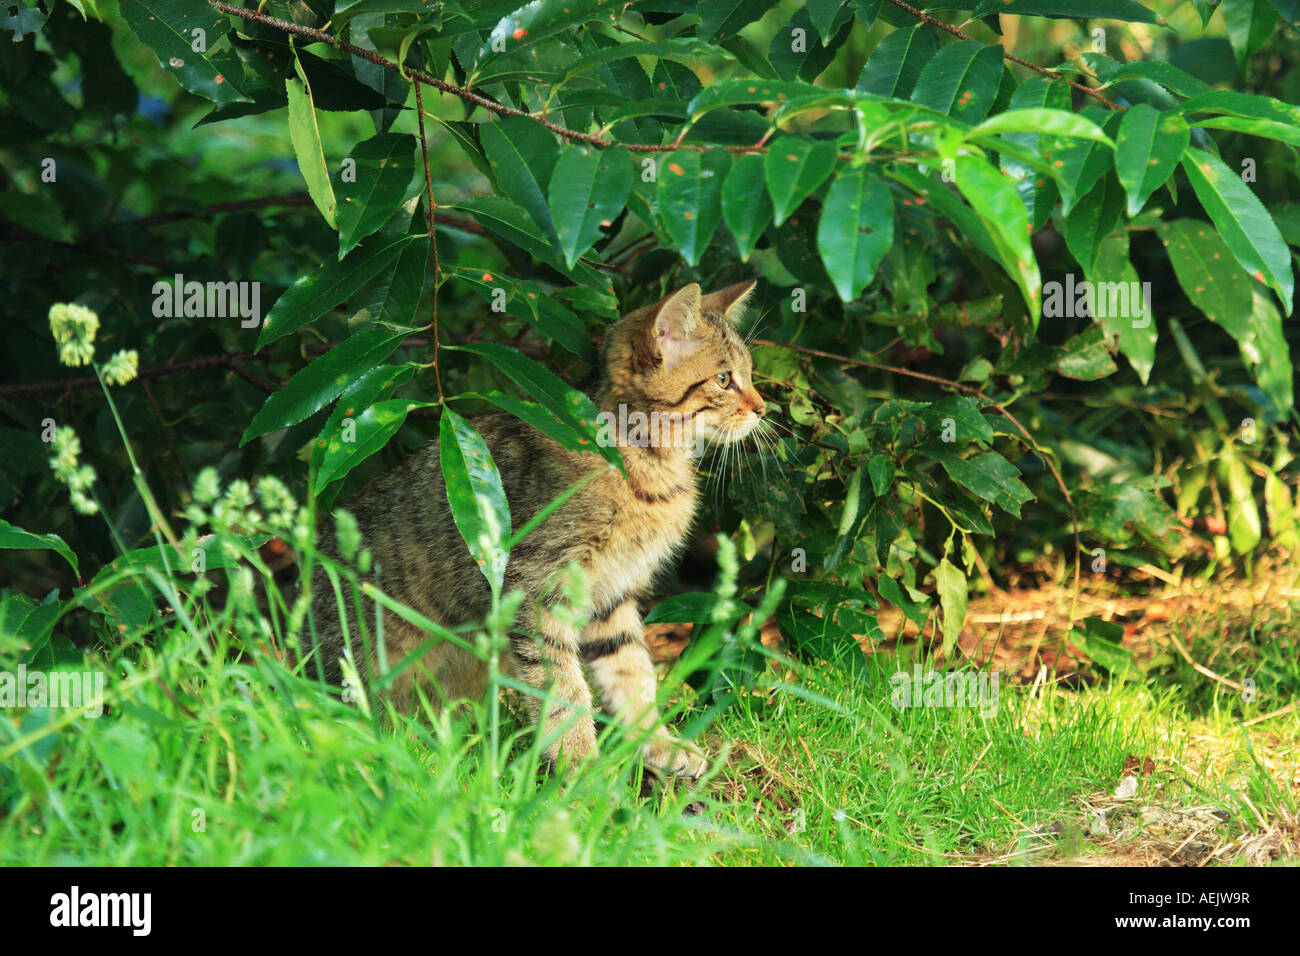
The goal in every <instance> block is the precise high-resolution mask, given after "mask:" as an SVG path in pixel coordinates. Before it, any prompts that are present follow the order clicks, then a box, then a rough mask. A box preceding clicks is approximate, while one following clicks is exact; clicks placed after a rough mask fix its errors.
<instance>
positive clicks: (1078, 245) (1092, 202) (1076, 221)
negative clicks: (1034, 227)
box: [1065, 176, 1124, 275]
mask: <svg viewBox="0 0 1300 956" xmlns="http://www.w3.org/2000/svg"><path fill="white" fill-rule="evenodd" d="M1123 212H1124V196H1123V192H1122V190H1121V189H1120V185H1119V183H1118V182H1117V181H1116V180H1115V178H1114V177H1112V176H1106V177H1105V178H1104V179H1102V180H1101V181H1100V182H1098V183H1097V185H1096V186H1094V187H1093V188H1092V191H1091V192H1090V193H1088V195H1086V196H1084V197H1083V198H1082V199H1081V200H1079V202H1078V203H1077V204H1076V205H1075V206H1074V208H1072V209H1071V210H1070V214H1069V215H1068V216H1066V217H1065V244H1066V246H1067V247H1068V248H1069V250H1070V254H1071V255H1073V256H1074V258H1075V260H1076V261H1077V262H1078V263H1079V265H1081V266H1082V267H1083V271H1084V274H1085V275H1091V274H1092V269H1093V263H1094V262H1095V261H1096V259H1097V250H1098V249H1099V248H1101V243H1102V240H1103V239H1105V238H1106V237H1107V236H1109V235H1110V233H1111V230H1113V229H1114V228H1115V226H1116V225H1117V224H1118V223H1119V219H1120V216H1121V215H1122V214H1123Z"/></svg>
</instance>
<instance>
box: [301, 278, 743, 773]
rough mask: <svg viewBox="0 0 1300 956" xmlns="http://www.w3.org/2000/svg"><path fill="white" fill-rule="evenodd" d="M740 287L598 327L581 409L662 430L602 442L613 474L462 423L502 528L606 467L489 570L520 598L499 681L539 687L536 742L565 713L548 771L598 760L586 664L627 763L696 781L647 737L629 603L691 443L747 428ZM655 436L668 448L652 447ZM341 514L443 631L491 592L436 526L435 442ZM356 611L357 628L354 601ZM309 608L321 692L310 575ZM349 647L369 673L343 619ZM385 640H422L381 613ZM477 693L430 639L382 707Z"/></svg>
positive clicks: (392, 650)
mask: <svg viewBox="0 0 1300 956" xmlns="http://www.w3.org/2000/svg"><path fill="white" fill-rule="evenodd" d="M753 287H754V283H753V282H744V283H741V284H739V285H734V286H731V287H729V288H726V289H722V290H721V291H718V292H714V293H712V294H710V295H702V294H701V290H700V287H699V286H698V285H696V284H694V283H692V284H690V285H687V286H685V287H683V288H681V289H679V290H677V291H676V292H674V293H672V294H671V295H669V296H668V297H667V298H665V299H663V300H662V301H660V302H658V303H656V304H654V305H651V306H647V307H645V308H642V309H638V310H637V311H635V312H632V313H630V314H628V315H627V316H625V317H624V318H622V319H621V320H620V321H619V322H618V323H616V324H615V325H614V326H613V327H612V328H611V329H610V330H609V332H608V334H607V335H606V337H605V341H604V344H603V346H602V348H601V357H600V378H599V384H598V386H597V387H596V390H595V392H594V394H593V396H592V397H593V399H594V400H595V403H596V405H597V407H598V408H599V409H600V410H601V411H602V412H605V413H609V415H610V417H611V418H613V417H617V416H618V415H619V414H620V406H623V408H622V413H623V414H624V415H625V416H626V415H627V414H628V413H629V412H634V411H639V412H642V413H644V414H645V415H646V416H647V418H650V419H651V420H655V419H657V420H658V421H659V422H661V423H668V424H669V425H671V426H672V427H670V428H666V429H665V428H661V429H660V435H658V436H657V435H655V434H654V430H653V429H652V430H651V434H650V440H649V441H645V440H644V437H645V435H644V433H642V434H640V435H632V436H629V435H626V434H620V435H619V436H618V438H617V440H618V442H619V445H620V451H621V453H622V455H623V461H624V463H625V465H626V469H627V476H626V477H624V476H623V474H621V473H619V472H618V471H615V470H612V469H608V467H607V465H606V463H605V461H604V459H602V458H601V457H599V456H598V455H596V454H595V453H591V452H586V453H577V452H571V451H567V450H565V449H563V448H561V447H560V446H559V445H558V444H556V443H555V442H554V441H552V440H551V439H549V438H547V437H546V436H544V435H542V434H541V433H540V432H538V431H535V430H534V429H532V428H531V427H529V426H527V425H525V424H524V423H522V422H521V421H519V420H518V419H517V418H514V417H511V416H506V415H491V416H485V417H482V418H477V419H475V420H474V425H475V427H476V428H477V429H478V431H479V433H480V434H481V435H482V436H483V439H484V441H485V442H486V443H487V445H488V448H489V449H490V450H491V452H492V457H493V459H494V460H495V461H496V464H497V467H498V469H499V470H500V473H501V481H502V484H503V486H504V488H505V492H506V498H507V500H508V502H509V505H510V515H511V520H512V522H513V523H514V524H515V527H516V528H518V527H519V526H520V525H522V524H524V523H525V522H526V521H528V519H529V518H531V517H532V516H533V515H535V514H536V513H537V512H538V511H539V510H540V509H541V508H542V507H543V506H544V505H546V504H547V503H548V502H550V501H552V500H553V499H554V498H555V497H557V496H558V495H559V494H560V493H561V492H562V491H564V490H565V489H566V488H568V487H569V486H570V485H572V484H573V483H574V482H575V481H577V480H578V479H580V478H581V477H583V476H584V475H586V474H588V473H590V472H591V471H593V470H603V471H604V473H603V474H601V475H599V476H598V477H596V478H593V479H592V480H591V481H590V482H589V483H588V484H587V485H586V486H585V487H584V488H583V489H582V490H581V491H579V492H578V493H577V494H575V495H574V496H573V497H572V498H570V499H569V500H568V501H567V502H566V503H565V504H564V505H563V506H562V507H560V508H559V509H558V510H557V511H556V512H555V513H554V514H553V515H552V516H551V517H549V518H548V519H547V520H546V521H544V522H543V523H542V524H541V525H540V526H539V527H538V528H537V529H536V530H534V531H533V532H532V533H531V534H529V535H528V536H527V537H526V538H525V539H524V540H523V541H522V542H521V543H520V544H519V545H517V546H516V547H515V549H514V550H513V551H512V552H511V553H510V556H509V561H508V563H507V565H506V568H505V591H506V592H509V591H510V590H512V589H515V588H518V589H521V590H522V591H523V592H524V594H525V600H524V602H523V604H522V605H521V607H522V609H523V610H522V612H521V614H520V617H519V620H518V621H517V624H516V628H515V630H516V633H514V634H512V636H511V638H510V647H509V652H508V654H506V655H504V656H503V660H502V668H503V670H508V672H509V673H511V674H513V675H514V676H515V677H516V678H518V679H519V680H521V681H523V682H525V683H527V684H529V685H531V686H533V687H537V688H545V689H547V690H549V693H550V696H551V698H552V701H551V705H550V707H549V708H548V713H547V715H546V718H545V720H546V723H545V726H543V727H541V728H540V730H541V732H542V733H543V734H544V735H545V737H546V738H547V739H550V738H552V737H553V736H554V732H555V731H556V730H558V729H559V728H560V727H562V726H563V725H564V724H565V723H566V722H568V721H570V720H572V718H573V716H574V714H573V711H574V710H576V711H577V712H578V713H579V716H578V718H577V720H576V721H574V722H573V723H572V724H571V725H570V726H569V727H568V728H567V729H566V730H564V731H563V733H562V734H561V735H560V736H559V737H558V739H555V741H554V743H553V744H552V745H551V746H550V747H549V749H548V750H547V753H546V757H547V759H548V761H550V762H551V763H552V764H558V763H559V762H560V761H561V760H563V761H564V762H565V763H566V764H572V763H573V762H574V761H577V760H581V759H583V758H586V757H589V756H591V755H593V754H594V753H595V752H596V730H595V726H594V724H593V721H592V719H591V716H590V712H591V709H592V692H591V689H590V688H589V687H588V683H587V680H586V678H585V677H584V673H583V665H584V664H585V665H586V666H587V668H588V669H589V671H590V674H591V677H592V678H593V681H594V686H595V689H596V690H597V691H598V692H599V695H600V700H601V703H602V704H603V706H604V708H605V710H606V711H607V712H608V713H610V714H611V715H613V716H615V717H616V718H617V719H618V720H620V721H622V722H623V724H624V725H625V726H627V727H629V728H631V729H632V730H634V731H640V732H643V733H644V739H646V740H648V741H649V742H648V743H647V744H646V745H645V747H644V751H643V753H644V758H645V761H646V764H647V765H648V766H649V767H651V768H652V769H654V770H655V771H657V772H659V773H662V774H671V775H676V776H686V777H695V776H698V775H699V774H700V773H702V772H703V771H704V769H705V768H706V766H707V764H706V761H705V759H704V757H703V755H702V754H700V753H699V752H698V751H697V750H695V748H693V747H691V746H690V745H688V744H683V743H681V742H679V741H678V740H677V739H676V738H674V737H672V736H671V735H670V734H669V733H668V732H667V731H665V730H662V729H661V728H660V727H659V719H658V714H657V713H656V711H655V690H656V686H657V682H656V678H655V669H654V665H653V663H652V662H651V659H650V652H649V649H648V648H647V646H646V643H645V639H644V637H643V633H642V624H641V615H640V613H639V612H638V609H637V600H638V597H640V596H643V595H644V594H645V592H646V591H647V590H648V588H649V586H650V584H651V580H652V578H653V577H654V575H655V573H656V572H657V571H658V570H659V569H661V568H662V567H663V566H664V565H665V564H666V563H667V562H668V561H669V560H670V558H672V557H673V555H674V554H676V553H677V552H678V551H679V550H680V549H681V548H682V546H683V545H684V543H685V542H686V537H687V532H688V531H689V529H690V526H691V520H692V517H693V515H694V513H695V507H696V501H697V495H698V492H697V488H696V473H697V461H696V459H695V458H694V457H693V456H692V448H691V446H692V444H694V442H695V441H696V440H701V439H716V440H719V441H721V442H724V443H725V442H730V441H734V440H737V439H740V438H742V437H744V436H745V435H747V434H748V433H749V432H750V431H752V430H753V429H754V427H755V426H756V425H757V424H758V422H759V420H760V419H761V418H762V416H763V412H764V409H765V405H764V401H763V399H762V397H761V396H760V395H759V394H758V392H757V391H755V390H754V385H753V381H752V378H751V375H752V371H753V362H752V359H751V358H750V355H749V350H748V348H747V347H746V345H745V343H744V341H743V340H742V338H741V337H740V335H739V334H738V333H737V331H736V322H737V320H738V318H739V317H740V314H741V311H742V309H743V307H744V302H745V299H746V298H747V296H748V295H749V293H750V291H751V290H752V289H753ZM655 412H657V413H659V414H658V415H657V416H652V414H651V413H655ZM661 436H670V437H669V440H657V439H658V438H659V437H661ZM345 507H346V508H347V509H348V510H349V511H350V512H351V513H352V514H353V515H354V516H355V517H356V519H357V522H358V524H359V526H360V528H361V532H362V535H363V538H364V541H365V544H366V546H367V547H369V548H370V549H371V551H372V553H373V555H374V560H375V564H376V566H377V568H378V571H379V575H380V580H379V586H380V587H381V589H382V590H383V591H385V592H386V593H388V594H389V595H391V596H392V597H394V598H395V599H397V600H399V601H401V602H402V603H404V604H406V605H408V606H410V607H412V608H415V609H416V610H418V611H420V612H421V613H423V614H425V615H427V616H428V617H430V618H432V619H433V620H435V621H438V622H439V623H441V624H443V625H446V626H455V625H459V624H462V623H465V622H469V621H474V620H481V619H482V618H483V617H484V615H485V613H486V612H487V611H488V609H489V607H490V600H491V596H490V591H489V589H488V585H487V582H486V580H485V579H484V577H483V575H482V574H481V573H480V572H479V569H478V568H477V567H476V566H475V565H474V562H473V560H472V559H471V557H470V555H469V551H468V549H467V548H466V546H465V543H464V541H463V540H462V539H461V536H460V533H459V532H458V531H457V529H456V525H455V524H454V522H453V520H452V517H451V512H450V510H449V508H448V505H447V499H446V492H445V490H444V485H443V479H442V472H441V469H440V467H439V450H438V443H437V442H434V443H432V444H430V445H429V446H427V447H426V448H425V449H424V450H422V451H421V452H418V453H417V454H415V455H413V456H412V457H410V458H409V459H408V460H406V461H405V462H404V463H403V464H401V465H399V466H397V467H396V468H394V469H392V470H391V471H388V472H387V473H385V474H383V475H381V476H379V477H378V478H376V479H375V480H374V481H372V482H371V483H370V484H369V485H367V486H366V487H365V488H364V489H363V490H362V491H361V492H359V493H358V494H357V495H356V496H355V497H354V498H353V499H352V500H351V501H350V502H348V503H347V504H346V505H345ZM334 537H335V535H334V532H333V528H332V527H330V526H329V523H328V522H327V523H326V524H325V527H323V529H322V534H321V536H320V538H321V547H322V548H323V549H324V550H325V551H326V552H327V553H331V554H337V552H336V551H334V550H333V547H334V545H333V542H334ZM570 562H578V563H579V564H580V565H581V566H582V567H583V569H584V570H585V571H586V574H587V578H588V582H589V587H590V592H591V597H590V608H591V610H590V612H589V618H588V620H587V622H586V625H585V626H584V627H582V628H581V630H580V631H579V630H578V629H576V628H574V627H573V626H572V625H566V624H565V623H563V622H562V621H561V620H559V619H557V617H556V616H555V615H553V614H552V613H551V611H550V608H553V607H554V606H555V602H557V601H559V600H561V598H560V587H559V578H558V572H560V571H561V570H562V569H563V568H565V567H566V566H567V565H568V564H569V563H570ZM366 611H367V615H368V620H369V621H373V620H374V617H373V615H374V606H373V605H371V604H369V602H367V603H366ZM312 612H313V616H314V619H315V621H316V622H317V628H318V636H319V638H320V644H321V648H322V652H323V655H324V658H323V662H324V664H325V669H326V676H327V677H328V678H329V679H330V680H332V681H333V682H335V683H337V682H339V681H340V679H341V673H340V667H339V659H340V657H341V655H342V649H343V642H344V638H343V631H342V628H341V626H340V622H339V619H338V611H337V603H336V598H335V595H334V592H333V590H332V588H331V587H330V586H329V583H328V581H327V580H326V579H325V577H324V576H323V575H319V574H318V576H317V578H316V579H315V580H314V581H313V604H312ZM349 614H351V611H349ZM370 631H371V633H373V631H374V628H373V627H372V628H371V629H370ZM348 633H349V634H350V635H352V642H353V643H352V647H353V649H354V651H356V652H357V659H358V667H369V668H373V666H374V661H373V660H371V661H368V662H365V664H364V665H363V664H362V663H361V662H360V656H361V655H360V645H359V641H358V640H357V635H358V634H359V632H358V630H357V627H356V622H355V620H352V621H350V622H349V631H348ZM384 637H385V643H386V649H387V657H388V660H389V661H390V662H393V663H395V662H397V661H401V660H402V659H403V658H404V657H406V656H407V655H408V654H409V653H410V652H411V651H413V650H414V649H416V648H418V647H419V646H421V645H422V644H425V643H426V641H427V640H428V635H427V634H425V633H424V632H423V631H421V630H419V629H418V628H416V627H414V626H413V625H411V624H409V623H407V622H405V621H404V620H402V619H401V618H399V617H396V616H395V615H393V614H392V613H391V612H386V616H385V618H384ZM363 673H364V671H363ZM485 679H486V666H485V665H484V663H483V662H482V661H480V660H479V659H478V658H476V657H475V656H474V655H472V654H470V653H469V652H467V651H464V650H462V649H460V648H457V647H455V646H453V645H450V644H447V643H440V644H437V645H435V646H434V647H433V648H432V649H431V650H429V651H428V652H427V653H425V654H424V655H423V657H422V658H421V660H420V666H417V667H411V668H407V669H406V671H405V672H404V673H403V674H402V675H401V676H400V677H399V678H398V680H397V681H395V682H394V685H393V686H392V689H391V691H390V693H392V694H393V696H394V697H395V698H396V699H397V700H398V701H409V700H411V699H413V697H414V694H413V689H414V682H415V681H417V680H418V681H420V682H421V686H422V687H423V688H424V689H426V690H427V691H432V693H431V694H430V697H431V699H433V700H435V701H436V700H439V699H441V700H454V699H456V698H460V697H477V696H481V695H482V694H483V692H484V688H485ZM528 700H529V707H530V712H531V714H532V717H533V720H534V721H536V720H537V719H538V717H539V714H540V710H541V707H540V701H539V700H537V699H536V698H534V697H532V696H531V695H529V696H528ZM557 702H562V705H561V704H560V703H557Z"/></svg>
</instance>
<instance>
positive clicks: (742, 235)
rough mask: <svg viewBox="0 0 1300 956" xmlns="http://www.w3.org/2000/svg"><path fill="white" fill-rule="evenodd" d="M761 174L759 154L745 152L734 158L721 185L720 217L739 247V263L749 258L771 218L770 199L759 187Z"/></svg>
mask: <svg viewBox="0 0 1300 956" xmlns="http://www.w3.org/2000/svg"><path fill="white" fill-rule="evenodd" d="M765 176H766V171H765V166H764V162H763V157H762V156H760V155H759V154H757V153H749V154H747V155H745V156H741V157H740V158H739V159H737V160H736V162H735V164H734V165H733V166H732V167H731V172H729V173H728V174H727V179H726V181H725V182H724V183H723V184H722V218H723V219H724V220H726V223H727V228H728V229H730V230H731V235H732V237H733V238H734V239H735V240H736V246H737V247H738V248H739V249H740V261H741V262H748V261H749V257H750V255H751V254H752V253H753V251H754V246H756V245H757V244H758V240H759V239H761V238H762V236H763V230H764V229H766V228H767V225H768V223H770V222H771V221H772V200H771V199H769V198H768V195H767V190H766V189H764V188H763V179H764V177H765Z"/></svg>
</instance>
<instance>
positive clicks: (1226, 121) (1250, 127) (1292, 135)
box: [1192, 116, 1300, 146]
mask: <svg viewBox="0 0 1300 956" xmlns="http://www.w3.org/2000/svg"><path fill="white" fill-rule="evenodd" d="M1192 125H1193V126H1195V127H1198V128H1199V129H1222V130H1227V131H1228V132H1230V133H1246V134H1247V135H1249V136H1264V137H1267V138H1268V139H1275V140H1277V141H1278V142H1281V143H1289V144H1290V145H1292V146H1300V128H1297V127H1295V126H1289V125H1287V124H1285V123H1277V122H1274V121H1273V120H1262V119H1247V118H1245V117H1243V116H1216V117H1214V118H1213V119H1203V120H1198V121H1197V122H1195V123H1193V124H1192Z"/></svg>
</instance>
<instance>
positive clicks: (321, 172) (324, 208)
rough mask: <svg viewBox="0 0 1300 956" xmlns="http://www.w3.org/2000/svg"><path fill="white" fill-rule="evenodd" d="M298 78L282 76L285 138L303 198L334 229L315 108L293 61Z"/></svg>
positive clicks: (333, 205) (333, 201)
mask: <svg viewBox="0 0 1300 956" xmlns="http://www.w3.org/2000/svg"><path fill="white" fill-rule="evenodd" d="M294 66H295V67H296V68H297V70H298V79H296V80H295V79H294V78H293V77H291V76H289V77H285V80H284V92H285V95H286V96H287V97H288V99H289V139H290V140H291V141H292V142H293V153H294V156H296V157H297V158H298V170H299V172H301V173H302V178H303V179H304V180H305V181H306V183H307V195H309V196H311V201H312V202H314V203H315V204H316V208H317V209H319V210H320V214H321V217H322V218H323V219H324V220H325V222H326V223H328V224H329V227H330V228H331V229H335V228H337V219H336V210H337V200H336V199H335V198H334V187H333V186H332V185H330V171H329V166H328V165H327V164H326V162H325V148H324V146H323V145H322V144H321V138H320V127H319V126H317V124H316V108H315V106H314V105H313V103H312V99H311V87H310V86H308V85H307V75H306V74H305V73H303V71H302V64H300V63H298V61H297V60H296V59H295V60H294Z"/></svg>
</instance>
